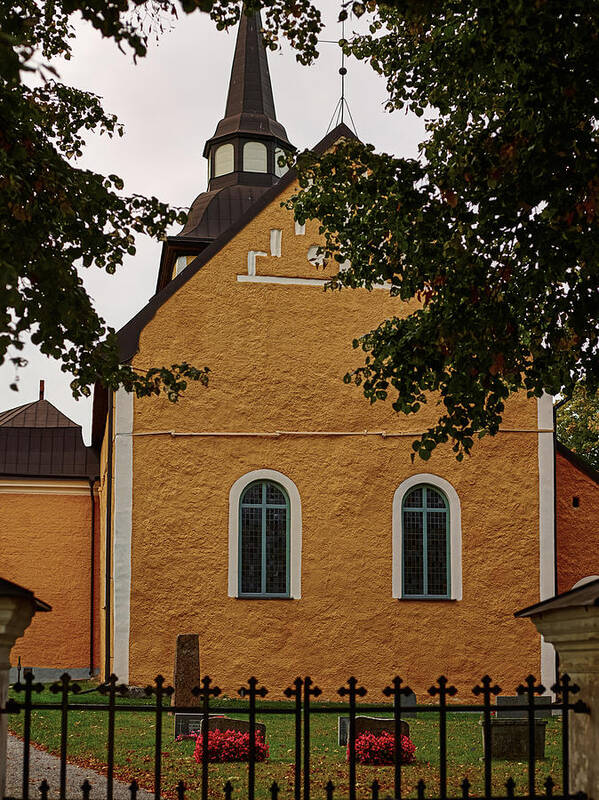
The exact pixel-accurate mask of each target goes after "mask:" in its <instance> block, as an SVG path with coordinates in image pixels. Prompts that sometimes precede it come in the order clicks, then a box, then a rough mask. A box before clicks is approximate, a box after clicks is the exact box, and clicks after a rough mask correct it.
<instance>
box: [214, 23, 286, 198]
mask: <svg viewBox="0 0 599 800" xmlns="http://www.w3.org/2000/svg"><path fill="white" fill-rule="evenodd" d="M261 28H262V22H261V19H260V12H257V13H255V14H251V15H249V16H247V15H246V14H245V13H242V15H241V20H240V22H239V29H238V31H237V43H236V45H235V55H234V57H233V66H232V68H231V78H230V80H229V91H228V94H227V105H226V109H225V116H224V117H223V118H222V119H221V121H220V122H219V123H218V125H217V126H216V131H215V132H214V135H213V136H212V138H211V139H209V140H208V141H207V142H206V146H205V148H204V155H205V156H206V157H207V158H209V159H210V162H211V163H210V167H211V169H210V186H209V188H210V189H212V188H215V187H214V186H213V185H212V181H213V179H214V178H219V177H221V175H225V174H230V173H254V175H255V174H256V173H257V172H258V173H262V174H265V175H269V176H270V179H269V180H265V179H260V180H259V181H258V182H257V183H258V184H264V183H268V184H271V185H272V183H275V182H276V180H277V178H278V177H280V175H279V170H278V169H277V164H276V158H277V157H278V155H282V154H283V152H285V151H290V150H293V149H294V148H293V146H292V145H291V143H290V142H289V139H288V138H287V133H286V132H285V128H284V127H283V126H282V125H281V123H280V122H278V121H277V118H276V113H275V104H274V99H273V94H272V85H271V82H270V72H269V70H268V61H267V57H266V48H265V47H264V42H263V41H262V34H261ZM226 143H229V144H231V145H233V148H231V147H229V148H227V149H226V150H224V151H221V152H220V158H216V157H217V156H218V155H219V153H218V151H219V150H220V147H219V146H220V145H223V144H226ZM259 144H260V145H261V147H260V146H258V145H259ZM246 145H249V147H246ZM264 148H266V151H265V149H264ZM275 150H277V151H278V152H277V155H276V156H275ZM265 152H266V156H264V154H265ZM246 155H247V158H246ZM215 162H217V163H215ZM231 162H232V163H231ZM225 167H226V168H227V171H226V172H223V171H222V170H223V169H224V168H225ZM228 167H232V169H228ZM231 182H235V183H248V180H246V179H244V178H243V177H239V179H229V180H227V183H231ZM220 185H221V184H220V183H219V186H220Z"/></svg>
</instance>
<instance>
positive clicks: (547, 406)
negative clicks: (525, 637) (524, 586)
mask: <svg viewBox="0 0 599 800" xmlns="http://www.w3.org/2000/svg"><path fill="white" fill-rule="evenodd" d="M537 426H538V428H539V429H541V430H540V431H539V433H538V434H537V439H538V458H539V600H547V598H549V597H553V595H554V594H555V592H556V588H557V587H556V585H555V562H554V559H555V543H554V535H555V519H554V512H555V506H554V495H555V486H554V470H553V460H554V457H555V454H554V452H553V397H552V396H551V395H550V394H547V393H546V392H543V395H542V396H541V397H539V398H538V400H537ZM555 677H556V676H555V651H554V649H553V646H552V645H550V644H548V643H547V642H545V641H544V639H543V637H541V682H542V683H543V684H544V685H545V686H546V687H549V686H553V684H554V683H555Z"/></svg>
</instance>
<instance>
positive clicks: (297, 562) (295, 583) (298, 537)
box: [228, 469, 302, 600]
mask: <svg viewBox="0 0 599 800" xmlns="http://www.w3.org/2000/svg"><path fill="white" fill-rule="evenodd" d="M265 480H266V481H274V482H275V483H279V484H281V486H282V487H283V489H285V491H286V492H287V496H288V497H289V509H290V515H291V519H290V520H289V522H290V524H289V536H290V543H289V596H290V597H293V598H294V599H296V600H299V598H300V597H301V596H302V501H301V498H300V494H299V491H298V488H297V486H296V485H295V483H294V482H293V481H292V480H291V479H290V478H288V477H287V475H283V473H282V472H277V471H276V470H274V469H255V470H252V472H247V473H246V474H245V475H242V476H241V477H240V478H238V479H237V480H236V481H235V483H234V484H233V486H231V490H230V492H229V585H228V594H229V597H238V596H239V501H240V499H241V495H242V493H243V490H244V489H245V487H246V486H248V485H249V484H250V483H252V482H253V481H265Z"/></svg>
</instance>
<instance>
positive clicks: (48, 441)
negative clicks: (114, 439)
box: [0, 400, 99, 478]
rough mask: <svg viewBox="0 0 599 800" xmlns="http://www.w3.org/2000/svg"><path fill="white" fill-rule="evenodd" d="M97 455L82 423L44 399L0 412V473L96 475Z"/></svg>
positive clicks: (68, 475)
mask: <svg viewBox="0 0 599 800" xmlns="http://www.w3.org/2000/svg"><path fill="white" fill-rule="evenodd" d="M98 474H99V464H98V458H97V456H96V454H95V452H94V451H93V450H92V448H91V447H86V446H85V444H84V443H83V436H82V434H81V426H80V425H77V423H76V422H73V420H71V419H69V418H68V417H67V416H65V415H64V414H63V413H62V412H60V411H59V410H58V409H57V408H56V407H55V406H53V405H52V403H49V402H48V401H47V400H37V401H36V402H35V403H26V404H25V405H23V406H18V407H17V408H12V409H9V410H8V411H4V412H2V414H0V475H11V476H18V477H37V478H39V477H44V478H50V477H53V478H95V477H96V476H97V475H98Z"/></svg>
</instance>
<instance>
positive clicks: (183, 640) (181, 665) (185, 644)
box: [171, 633, 200, 737]
mask: <svg viewBox="0 0 599 800" xmlns="http://www.w3.org/2000/svg"><path fill="white" fill-rule="evenodd" d="M199 680H200V638H199V636H198V634H197V633H180V634H178V636H177V649H176V651H175V676H174V681H173V685H174V689H175V691H174V693H173V695H172V696H171V705H173V706H197V704H198V701H197V698H196V697H194V696H193V694H192V692H191V690H192V689H193V687H194V686H197V685H198V683H199ZM192 717H193V719H194V720H196V721H197V718H198V715H197V714H177V713H175V737H177V736H179V735H180V734H183V733H189V725H188V723H189V722H190V721H191V718H192Z"/></svg>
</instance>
